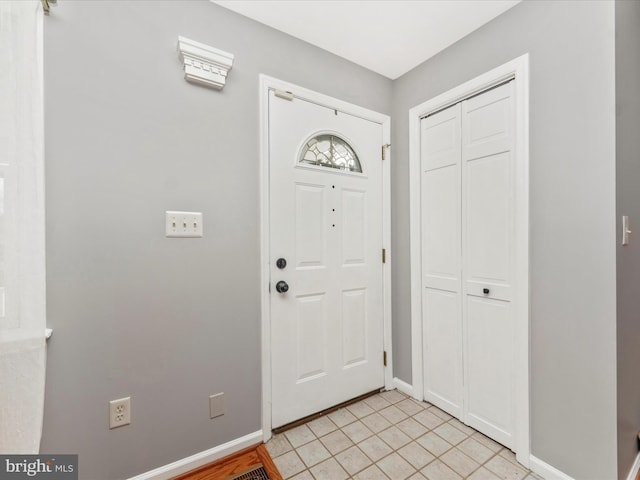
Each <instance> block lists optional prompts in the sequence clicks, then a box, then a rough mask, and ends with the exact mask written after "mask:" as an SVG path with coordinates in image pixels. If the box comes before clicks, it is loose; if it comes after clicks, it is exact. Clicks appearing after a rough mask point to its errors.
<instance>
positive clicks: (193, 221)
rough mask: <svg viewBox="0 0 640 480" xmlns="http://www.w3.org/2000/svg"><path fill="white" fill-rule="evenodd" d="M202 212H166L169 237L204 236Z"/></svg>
mask: <svg viewBox="0 0 640 480" xmlns="http://www.w3.org/2000/svg"><path fill="white" fill-rule="evenodd" d="M202 222H203V219H202V212H177V211H167V212H165V234H166V236H167V237H171V238H177V237H183V238H199V237H202V236H203V225H202Z"/></svg>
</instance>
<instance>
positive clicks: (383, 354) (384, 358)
mask: <svg viewBox="0 0 640 480" xmlns="http://www.w3.org/2000/svg"><path fill="white" fill-rule="evenodd" d="M382 363H383V364H384V366H385V367H386V366H387V351H386V350H385V351H383V352H382Z"/></svg>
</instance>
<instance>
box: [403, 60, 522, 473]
mask: <svg viewBox="0 0 640 480" xmlns="http://www.w3.org/2000/svg"><path fill="white" fill-rule="evenodd" d="M512 78H513V79H515V89H514V90H515V97H514V98H515V109H516V113H515V123H516V124H515V132H516V139H515V179H516V188H515V192H516V193H515V210H516V214H515V230H516V231H515V241H516V246H515V248H516V251H515V262H516V265H515V272H516V290H515V292H514V299H513V302H514V313H515V321H516V345H515V352H516V358H515V371H516V376H515V380H514V381H515V385H514V390H515V392H514V401H515V432H514V449H515V451H516V458H517V460H518V461H519V462H520V463H521V464H523V465H524V466H526V467H528V466H529V456H530V454H531V442H530V435H529V430H530V420H529V417H530V413H529V409H530V407H529V54H524V55H522V56H520V57H518V58H516V59H514V60H512V61H510V62H508V63H505V64H504V65H501V66H499V67H497V68H494V69H493V70H491V71H489V72H487V73H485V74H483V75H480V76H479V77H476V78H474V79H472V80H469V81H468V82H465V83H463V84H462V85H459V86H457V87H455V88H453V89H452V90H449V91H448V92H445V93H443V94H441V95H438V96H436V97H434V98H432V99H430V100H428V101H426V102H424V103H422V104H420V105H418V106H416V107H413V108H412V109H411V110H409V182H410V183H409V208H410V214H409V215H410V216H409V219H410V222H409V224H410V258H411V265H412V266H413V268H411V352H412V364H411V368H412V377H413V378H412V383H413V393H414V397H415V398H417V399H418V400H423V399H424V382H423V368H422V352H423V350H422V349H423V345H422V288H421V285H422V279H421V268H420V265H422V255H421V238H420V237H421V216H420V213H421V207H420V197H421V186H420V178H421V175H420V120H421V118H423V117H424V116H426V115H428V114H429V113H434V112H436V111H439V110H442V109H443V108H446V107H448V106H450V105H454V104H456V103H458V102H460V101H462V100H464V99H465V98H469V97H471V96H473V95H476V94H478V93H480V92H482V91H484V90H487V89H488V88H491V87H493V86H497V85H499V84H500V83H502V82H505V81H507V80H510V79H512Z"/></svg>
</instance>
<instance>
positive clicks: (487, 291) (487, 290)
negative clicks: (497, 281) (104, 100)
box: [482, 288, 490, 295]
mask: <svg viewBox="0 0 640 480" xmlns="http://www.w3.org/2000/svg"><path fill="white" fill-rule="evenodd" d="M489 292H490V290H489V289H488V288H483V289H482V293H484V294H485V295H489Z"/></svg>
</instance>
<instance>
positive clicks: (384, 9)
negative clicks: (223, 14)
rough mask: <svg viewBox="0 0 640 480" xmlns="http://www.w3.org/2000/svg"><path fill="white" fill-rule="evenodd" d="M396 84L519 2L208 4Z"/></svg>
mask: <svg viewBox="0 0 640 480" xmlns="http://www.w3.org/2000/svg"><path fill="white" fill-rule="evenodd" d="M212 1H213V2H214V3H217V4H218V5H220V6H223V7H225V8H228V9H230V10H233V11H234V12H237V13H239V14H241V15H244V16H246V17H249V18H253V19H254V20H257V21H258V22H260V23H264V24H265V25H269V26H270V27H273V28H275V29H277V30H280V31H282V32H285V33H288V34H289V35H292V36H294V37H297V38H299V39H301V40H304V41H306V42H309V43H312V44H313V45H317V46H318V47H320V48H323V49H325V50H328V51H330V52H332V53H334V54H336V55H339V56H340V57H343V58H346V59H347V60H351V61H352V62H354V63H357V64H359V65H362V66H363V67H366V68H368V69H370V70H373V71H374V72H378V73H380V74H382V75H384V76H386V77H389V78H391V79H396V78H398V77H399V76H401V75H403V74H404V73H406V72H408V71H409V70H411V69H412V68H413V67H415V66H417V65H419V64H420V63H422V62H424V61H425V60H427V59H428V58H430V57H432V56H433V55H435V54H437V53H438V52H440V51H441V50H444V49H445V48H446V47H448V46H449V45H451V44H453V43H455V42H456V41H458V40H459V39H461V38H462V37H464V36H466V35H468V34H469V33H471V32H473V31H474V30H476V29H477V28H478V27H480V26H482V25H484V24H485V23H487V22H488V21H490V20H491V19H493V18H495V17H497V16H498V15H500V14H501V13H503V12H504V11H506V10H508V9H510V8H511V7H513V6H514V5H516V4H517V3H519V2H520V1H521V0H409V1H408V0H396V1H393V0H295V1H292V0H212Z"/></svg>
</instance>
